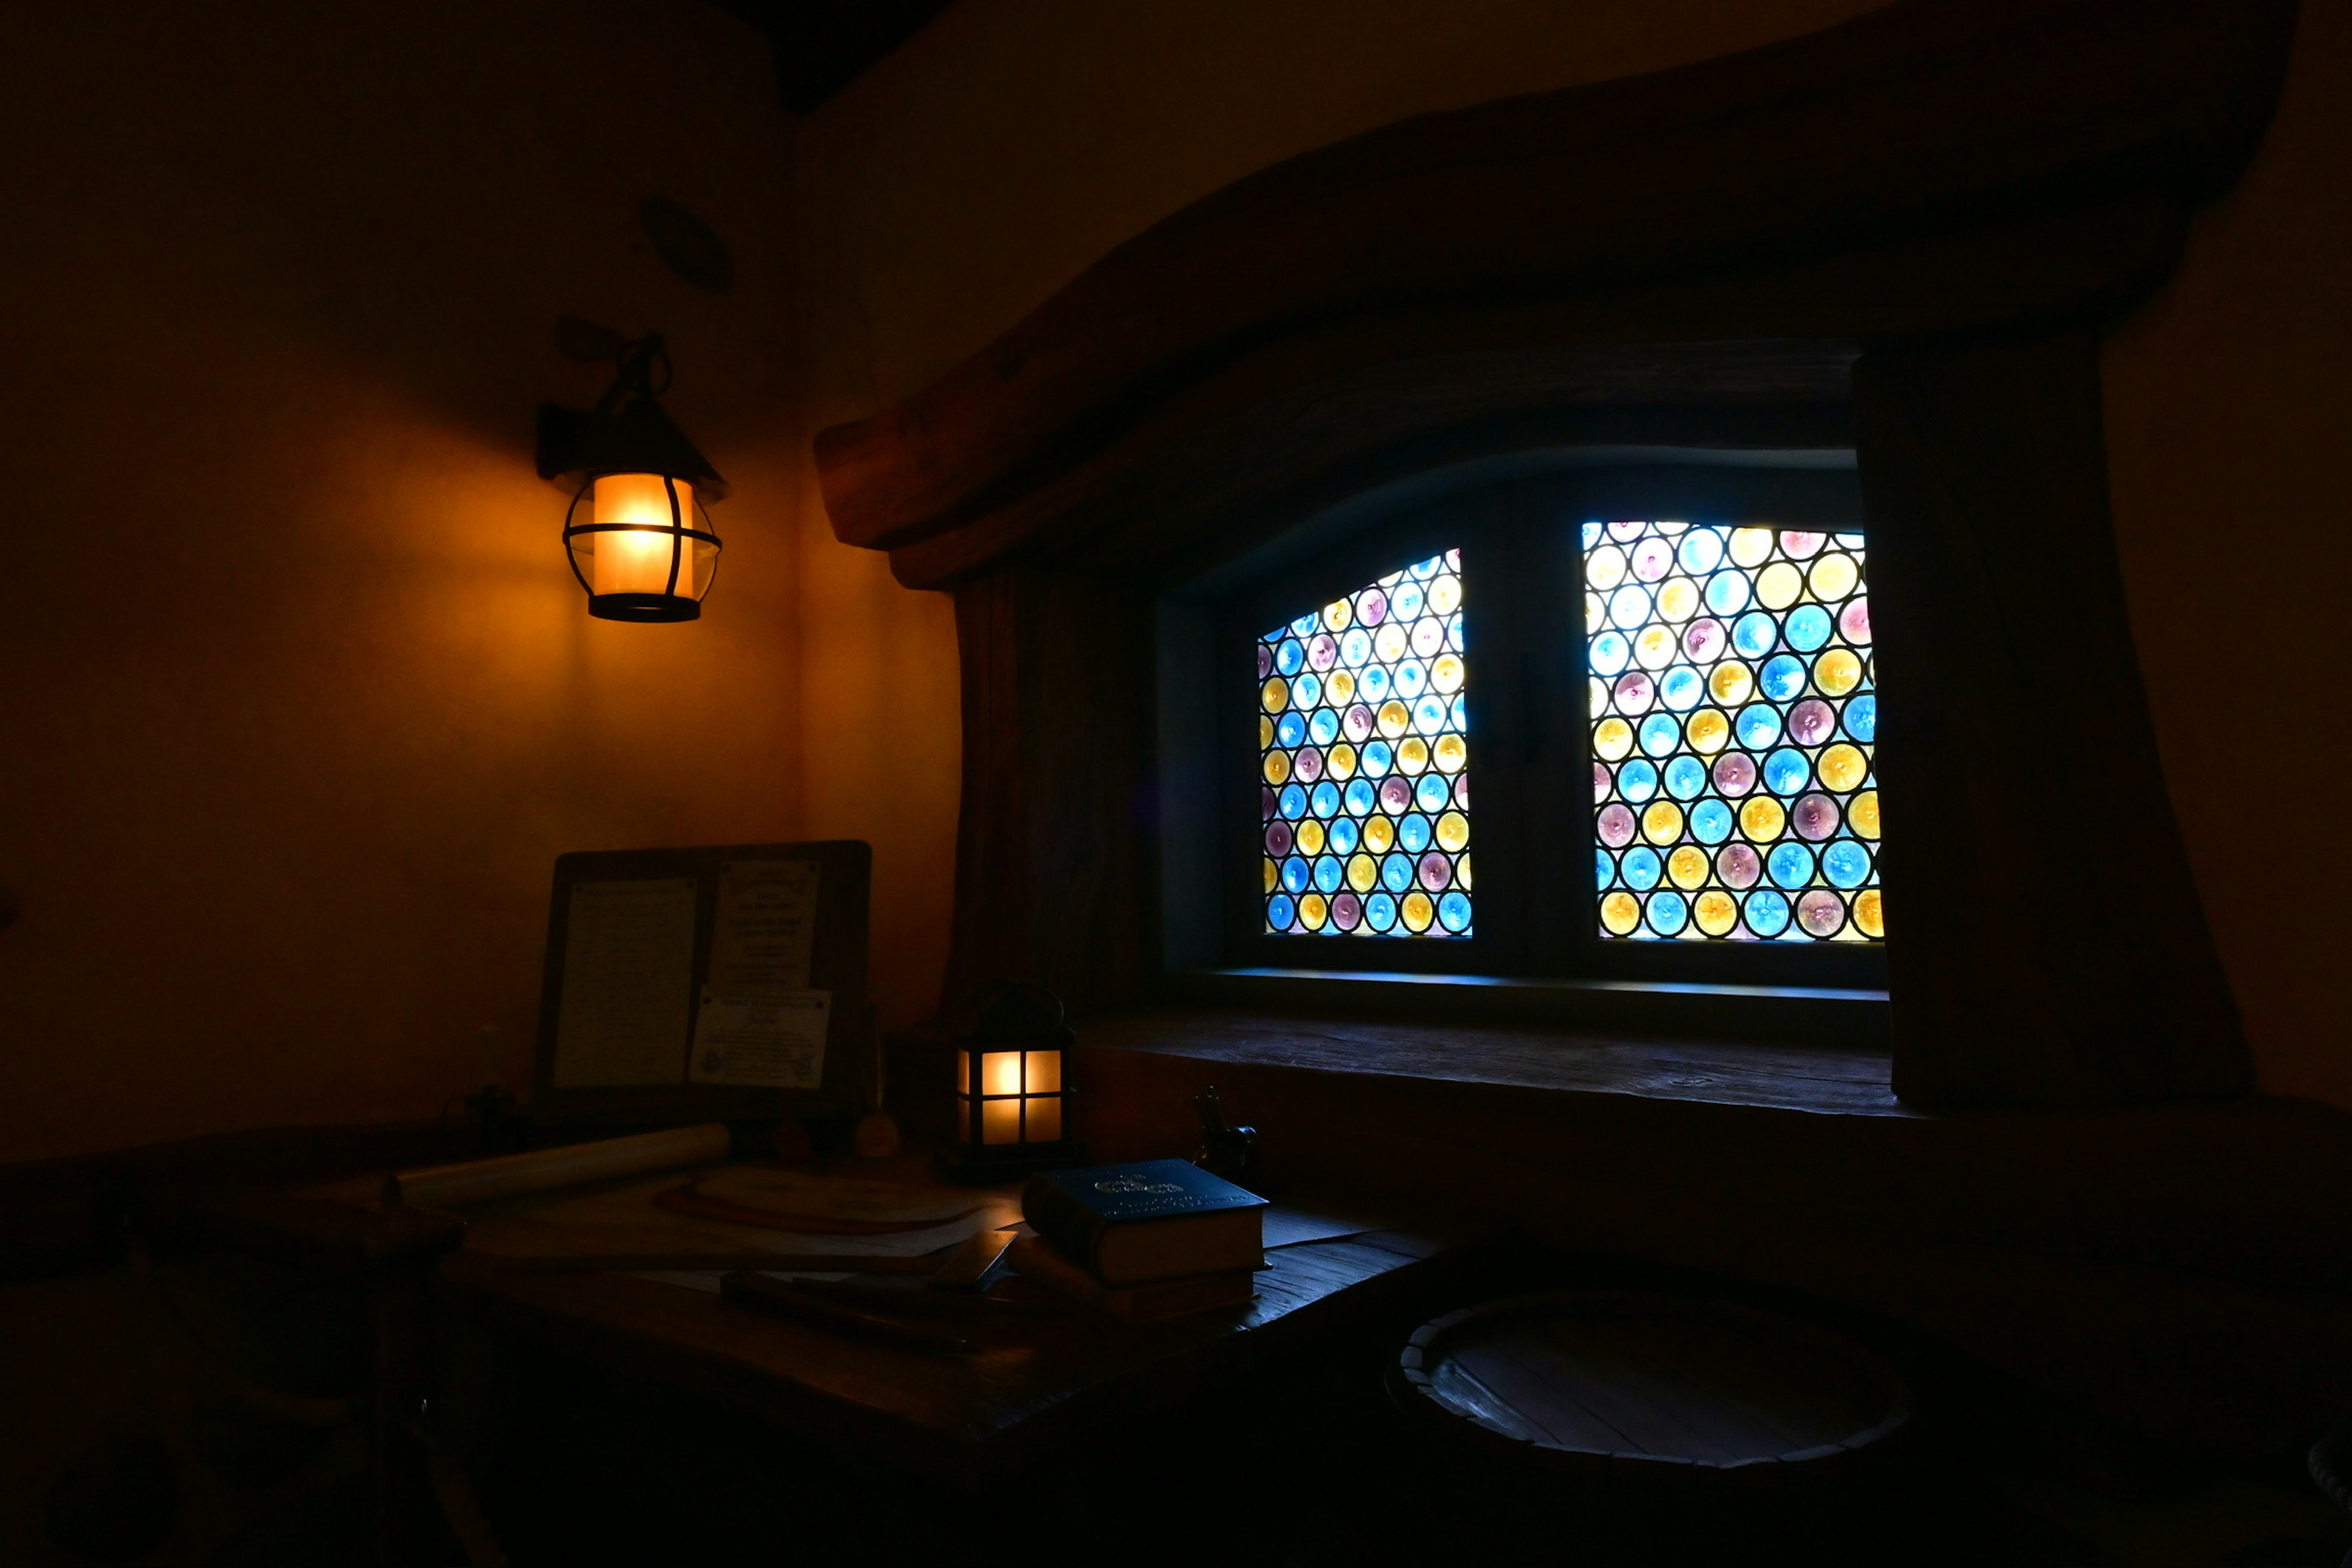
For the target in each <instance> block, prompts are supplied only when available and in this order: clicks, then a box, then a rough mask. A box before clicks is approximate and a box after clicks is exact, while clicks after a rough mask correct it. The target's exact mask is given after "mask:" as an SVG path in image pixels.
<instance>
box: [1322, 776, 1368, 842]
mask: <svg viewBox="0 0 2352 1568" xmlns="http://www.w3.org/2000/svg"><path fill="white" fill-rule="evenodd" d="M1355 808H1356V802H1355V791H1354V790H1353V789H1352V788H1350V789H1349V792H1348V809H1349V810H1350V811H1353V810H1355ZM1361 837H1363V835H1362V833H1361V832H1360V830H1359V829H1358V828H1357V826H1356V825H1355V824H1354V823H1352V822H1350V821H1349V820H1348V819H1347V818H1346V817H1344V816H1343V817H1341V818H1339V821H1337V822H1335V823H1333V824H1332V825H1331V828H1330V832H1329V833H1328V836H1327V837H1325V839H1324V842H1325V843H1327V844H1328V845H1329V846H1330V847H1331V853H1332V854H1334V855H1353V854H1354V853H1355V852H1356V844H1357V842H1358V840H1360V838H1361Z"/></svg>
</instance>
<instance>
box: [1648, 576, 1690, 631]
mask: <svg viewBox="0 0 2352 1568" xmlns="http://www.w3.org/2000/svg"><path fill="white" fill-rule="evenodd" d="M1657 603H1658V615H1659V616H1661V617H1662V618H1663V619H1665V620H1669V621H1677V622H1679V621H1686V620H1689V619H1690V618H1691V616H1695V615H1696V614H1697V613H1698V584H1696V583H1694V582H1692V581H1691V580H1690V579H1689V578H1687V577H1669V578H1668V579H1666V581H1665V582H1664V583H1663V584H1660V585H1659V588H1658V600H1657Z"/></svg>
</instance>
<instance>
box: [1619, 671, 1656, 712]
mask: <svg viewBox="0 0 2352 1568" xmlns="http://www.w3.org/2000/svg"><path fill="white" fill-rule="evenodd" d="M1656 690H1657V689H1656V688H1655V687H1654V685H1652V683H1651V680H1650V678H1649V677H1648V676H1646V675H1644V674H1643V673H1642V672H1641V671H1640V670H1638V669H1636V670H1633V671H1630V672H1629V673H1627V674H1624V675H1621V676H1619V677H1618V678H1617V684H1616V686H1615V688H1614V689H1612V701H1613V702H1614V703H1615V705H1616V709H1617V711H1618V712H1620V713H1647V712H1648V711H1649V710H1650V701H1651V699H1652V698H1653V697H1654V696H1655V695H1656Z"/></svg>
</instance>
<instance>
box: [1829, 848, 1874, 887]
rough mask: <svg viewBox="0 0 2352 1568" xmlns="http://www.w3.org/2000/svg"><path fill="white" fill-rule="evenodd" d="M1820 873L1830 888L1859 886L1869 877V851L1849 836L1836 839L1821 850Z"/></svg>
mask: <svg viewBox="0 0 2352 1568" xmlns="http://www.w3.org/2000/svg"><path fill="white" fill-rule="evenodd" d="M1822 876H1824V877H1827V878H1828V879H1830V886H1831V887H1832V888H1859V887H1861V886H1862V885H1863V883H1864V882H1866V881H1868V880H1869V879H1870V851H1869V850H1867V849H1864V847H1862V846H1861V845H1859V844H1857V843H1855V842H1854V841H1853V839H1851V838H1840V839H1836V840H1834V841H1832V843H1831V844H1830V845H1829V846H1828V847H1826V848H1824V849H1823V850H1822Z"/></svg>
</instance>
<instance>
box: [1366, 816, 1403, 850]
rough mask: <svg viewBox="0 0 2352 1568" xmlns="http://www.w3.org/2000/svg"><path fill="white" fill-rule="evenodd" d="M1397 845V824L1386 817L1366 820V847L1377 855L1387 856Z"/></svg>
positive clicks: (1371, 817)
mask: <svg viewBox="0 0 2352 1568" xmlns="http://www.w3.org/2000/svg"><path fill="white" fill-rule="evenodd" d="M1395 845H1396V823H1395V821H1394V820H1393V819H1392V818H1390V817H1386V816H1368V817H1366V818H1365V819H1364V847H1365V848H1367V849H1369V850H1370V851H1371V852H1372V853H1373V854H1375V855H1385V854H1387V853H1388V852H1389V851H1390V849H1391V848H1393V847H1395Z"/></svg>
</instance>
